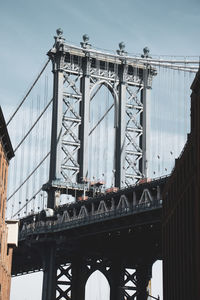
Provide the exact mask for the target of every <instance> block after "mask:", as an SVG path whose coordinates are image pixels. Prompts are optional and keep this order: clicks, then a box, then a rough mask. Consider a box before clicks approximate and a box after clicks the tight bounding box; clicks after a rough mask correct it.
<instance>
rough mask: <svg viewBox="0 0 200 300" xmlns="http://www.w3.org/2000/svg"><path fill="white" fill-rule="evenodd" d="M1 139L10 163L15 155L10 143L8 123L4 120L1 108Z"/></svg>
mask: <svg viewBox="0 0 200 300" xmlns="http://www.w3.org/2000/svg"><path fill="white" fill-rule="evenodd" d="M0 137H1V139H2V144H3V147H4V150H5V153H6V156H7V159H8V161H9V160H11V158H12V157H13V156H14V155H15V154H14V151H13V147H12V144H11V141H10V137H9V134H8V130H7V126H6V122H5V119H4V115H3V112H2V109H1V106H0Z"/></svg>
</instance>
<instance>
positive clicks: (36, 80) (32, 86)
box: [6, 58, 50, 126]
mask: <svg viewBox="0 0 200 300" xmlns="http://www.w3.org/2000/svg"><path fill="white" fill-rule="evenodd" d="M49 61H50V58H49V59H48V60H47V62H46V63H45V65H44V67H43V68H42V70H41V72H40V73H39V74H38V76H37V77H36V79H35V81H34V82H33V84H32V85H31V87H30V89H29V90H28V92H27V93H26V95H25V96H24V98H23V99H22V101H21V103H20V104H19V105H18V107H17V108H16V110H15V111H14V113H13V114H12V115H11V117H10V119H9V120H8V122H7V124H6V126H8V125H9V124H10V122H11V121H12V119H13V118H14V116H15V115H16V113H17V112H18V110H19V109H20V107H21V106H22V104H23V103H24V102H25V100H26V99H27V97H28V95H29V94H30V92H31V91H32V89H33V88H34V86H35V85H36V83H37V82H38V80H39V78H40V76H41V75H42V73H43V72H44V70H45V69H46V67H47V65H48V63H49Z"/></svg>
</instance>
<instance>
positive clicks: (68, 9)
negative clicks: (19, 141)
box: [0, 0, 200, 103]
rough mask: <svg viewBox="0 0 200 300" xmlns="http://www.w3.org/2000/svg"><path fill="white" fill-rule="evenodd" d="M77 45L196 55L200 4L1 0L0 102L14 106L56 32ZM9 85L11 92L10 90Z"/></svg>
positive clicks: (180, 0)
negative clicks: (121, 46) (88, 43)
mask: <svg viewBox="0 0 200 300" xmlns="http://www.w3.org/2000/svg"><path fill="white" fill-rule="evenodd" d="M58 27H61V28H63V30H64V35H65V37H66V39H67V40H69V41H71V42H74V43H79V42H80V41H81V39H82V34H84V33H88V34H89V36H90V41H91V44H93V45H94V46H96V47H100V48H105V49H110V50H115V49H116V48H117V47H118V43H119V42H120V41H124V42H125V43H126V48H127V51H128V52H131V53H140V52H141V51H142V49H143V47H144V46H148V47H149V48H150V50H151V53H153V54H159V55H163V54H170V55H171V54H173V55H199V54H200V40H199V38H198V37H199V28H200V2H199V0H173V1H172V0H168V1H162V0H151V1H141V0H124V1H119V0H101V1H97V0H85V1H81V0H73V1H72V0H59V1H52V0H48V1H47V0H43V1H38V0H35V1H30V0H18V1H11V0H7V1H1V4H0V28H1V38H0V49H1V56H0V66H1V70H2V72H1V74H0V82H1V85H0V99H1V103H2V102H18V101H19V99H20V98H21V97H22V95H23V94H24V92H25V91H26V90H27V87H28V86H29V85H30V83H31V82H32V80H33V78H34V76H35V74H36V73H37V72H38V71H39V70H40V68H41V66H42V64H43V62H44V61H45V60H46V57H45V53H46V52H47V51H48V50H49V49H50V48H51V46H52V44H53V36H54V35H55V30H56V29H57V28H58ZM11 86H12V89H11Z"/></svg>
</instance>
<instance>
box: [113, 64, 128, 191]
mask: <svg viewBox="0 0 200 300" xmlns="http://www.w3.org/2000/svg"><path fill="white" fill-rule="evenodd" d="M126 67H127V66H126V65H125V64H122V65H121V66H120V68H119V79H120V82H119V92H118V93H119V107H118V124H117V128H116V146H115V147H116V149H115V151H116V155H115V172H116V173H115V186H117V187H119V188H122V186H123V185H124V184H125V169H124V161H125V150H126V147H125V137H126V135H125V133H126V119H125V116H126V84H125V72H126Z"/></svg>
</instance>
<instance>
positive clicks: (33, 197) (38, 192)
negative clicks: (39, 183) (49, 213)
mask: <svg viewBox="0 0 200 300" xmlns="http://www.w3.org/2000/svg"><path fill="white" fill-rule="evenodd" d="M41 190H42V187H41V188H40V189H39V190H38V191H37V192H36V193H35V194H34V195H33V196H32V197H31V198H30V199H29V200H28V201H26V203H25V204H24V205H23V206H22V207H21V208H20V209H19V210H18V211H17V212H16V213H15V214H14V215H13V216H12V217H13V218H14V217H15V216H16V215H18V213H19V212H20V211H22V209H23V208H24V207H26V205H27V204H28V203H30V202H31V200H33V199H34V198H35V197H36V196H37V195H38V194H39V192H41Z"/></svg>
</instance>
